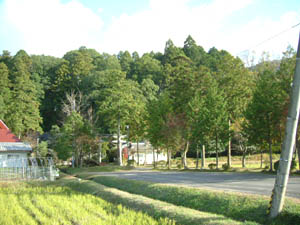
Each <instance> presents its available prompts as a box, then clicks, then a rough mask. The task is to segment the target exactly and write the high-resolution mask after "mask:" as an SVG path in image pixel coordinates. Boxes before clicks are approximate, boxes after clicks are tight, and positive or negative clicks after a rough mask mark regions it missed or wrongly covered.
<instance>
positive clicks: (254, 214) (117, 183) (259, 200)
mask: <svg viewBox="0 0 300 225" xmlns="http://www.w3.org/2000/svg"><path fill="white" fill-rule="evenodd" d="M92 179H93V181H95V182H97V183H100V184H103V185H106V186H109V187H114V188H118V189H120V190H123V191H127V192H130V193H133V194H138V195H143V196H147V197H150V198H153V199H158V200H161V201H165V202H168V203H171V204H174V205H178V206H184V207H187V208H192V209H195V210H198V211H202V212H209V213H214V214H218V215H223V216H226V217H229V218H232V219H234V220H238V221H241V222H243V223H245V221H248V223H249V222H250V221H252V222H254V223H258V224H300V203H299V201H296V200H291V199H289V200H287V201H286V203H285V207H284V210H283V212H282V213H281V215H280V216H279V217H278V218H276V219H275V220H273V221H269V220H268V219H267V218H268V217H267V209H268V205H269V198H267V197H263V196H258V195H246V194H236V193H228V192H226V193H225V192H220V191H209V190H205V189H198V188H197V189H195V188H183V187H175V186H168V185H162V184H154V183H151V182H144V181H134V180H125V179H119V178H115V177H101V176H98V177H93V178H92Z"/></svg>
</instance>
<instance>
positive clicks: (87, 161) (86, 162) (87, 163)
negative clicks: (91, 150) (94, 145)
mask: <svg viewBox="0 0 300 225" xmlns="http://www.w3.org/2000/svg"><path fill="white" fill-rule="evenodd" d="M83 164H84V165H85V166H87V167H91V166H99V162H97V161H96V160H94V159H85V160H84V161H83Z"/></svg>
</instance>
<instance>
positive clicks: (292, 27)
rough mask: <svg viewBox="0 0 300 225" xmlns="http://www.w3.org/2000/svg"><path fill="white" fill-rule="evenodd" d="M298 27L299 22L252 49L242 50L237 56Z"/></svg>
mask: <svg viewBox="0 0 300 225" xmlns="http://www.w3.org/2000/svg"><path fill="white" fill-rule="evenodd" d="M299 25H300V22H299V23H297V24H295V25H293V26H291V27H290V28H288V29H285V30H283V31H281V32H279V33H277V34H275V35H273V36H271V37H269V38H267V39H266V40H264V41H262V42H260V43H258V44H257V45H254V46H253V47H251V48H249V49H246V50H244V51H241V52H239V53H238V54H237V55H241V53H243V52H249V50H251V49H254V48H256V47H258V46H260V45H262V44H264V43H266V42H268V41H270V40H272V39H274V38H276V37H278V36H280V35H282V34H284V33H286V32H288V31H290V30H292V29H294V28H295V27H297V26H299Z"/></svg>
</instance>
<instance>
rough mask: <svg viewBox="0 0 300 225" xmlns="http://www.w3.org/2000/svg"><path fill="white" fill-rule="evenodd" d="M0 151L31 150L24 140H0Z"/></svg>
mask: <svg viewBox="0 0 300 225" xmlns="http://www.w3.org/2000/svg"><path fill="white" fill-rule="evenodd" d="M0 151H32V148H31V146H30V144H28V143H24V142H0Z"/></svg>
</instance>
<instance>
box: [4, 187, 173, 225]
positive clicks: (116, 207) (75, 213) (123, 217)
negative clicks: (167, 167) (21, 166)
mask: <svg viewBox="0 0 300 225" xmlns="http://www.w3.org/2000/svg"><path fill="white" fill-rule="evenodd" d="M58 184H59V183H58V182H54V183H48V182H46V183H40V182H31V183H13V182H9V183H7V182H6V183H3V182H0V199H1V201H0V211H1V217H0V224H5V225H15V224H18V225H22V224H24V225H31V224H43V225H44V224H46V225H47V224H51V225H52V224H70V225H71V224H72V225H74V224H100V225H101V224H103V225H107V224H114V225H117V224H119V225H129V224H130V225H131V224H153V225H154V224H162V225H167V224H174V222H173V221H171V220H169V219H164V218H156V219H155V218H153V217H151V216H149V215H147V214H145V213H142V212H137V211H134V210H130V209H128V208H126V207H124V206H123V205H121V204H112V203H110V202H108V201H105V200H103V199H102V198H100V197H97V196H93V195H91V194H86V193H81V192H78V191H75V190H73V189H72V188H71V187H68V186H57V185H58ZM65 184H66V183H65Z"/></svg>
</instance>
